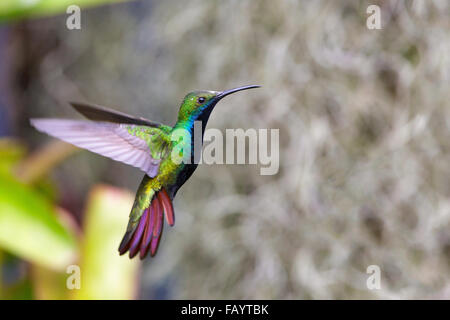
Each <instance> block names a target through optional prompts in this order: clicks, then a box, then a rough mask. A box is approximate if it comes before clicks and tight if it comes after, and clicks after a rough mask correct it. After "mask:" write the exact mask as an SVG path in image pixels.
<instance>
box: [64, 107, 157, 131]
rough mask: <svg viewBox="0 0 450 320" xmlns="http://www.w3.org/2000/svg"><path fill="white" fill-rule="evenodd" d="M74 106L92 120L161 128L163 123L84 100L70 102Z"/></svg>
mask: <svg viewBox="0 0 450 320" xmlns="http://www.w3.org/2000/svg"><path fill="white" fill-rule="evenodd" d="M70 104H71V105H72V107H74V108H75V110H77V111H78V112H79V113H81V114H82V115H83V116H85V117H86V118H88V119H90V120H94V121H107V122H114V123H126V124H137V125H142V126H149V127H155V128H159V127H161V126H162V124H161V123H158V122H154V121H151V120H148V119H145V118H142V117H139V118H138V117H134V116H131V115H129V114H126V113H123V112H120V111H116V110H112V109H109V108H107V107H104V106H100V105H95V104H88V103H82V102H70Z"/></svg>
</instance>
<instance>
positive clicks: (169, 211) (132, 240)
mask: <svg viewBox="0 0 450 320" xmlns="http://www.w3.org/2000/svg"><path fill="white" fill-rule="evenodd" d="M163 215H165V217H166V221H167V223H168V224H169V225H170V226H173V225H174V224H175V215H174V211H173V206H172V201H171V199H170V197H169V195H168V194H167V192H166V190H165V189H164V188H162V189H161V190H159V191H157V192H155V194H154V195H153V198H152V199H151V201H150V205H149V206H148V207H147V208H145V209H144V211H143V213H142V215H141V217H140V218H139V221H138V222H137V223H133V222H132V221H130V225H132V226H134V227H132V228H131V229H130V230H127V232H126V233H125V235H124V237H123V239H122V242H121V244H120V246H119V253H120V254H121V255H123V254H124V253H126V252H127V251H129V256H130V259H131V258H133V257H134V256H136V255H137V254H138V252H139V257H140V259H141V260H142V259H144V258H145V257H146V256H147V254H148V252H150V255H151V256H152V257H153V256H154V255H155V254H156V252H157V250H158V246H159V242H160V239H161V236H162V230H163V226H164V218H163Z"/></svg>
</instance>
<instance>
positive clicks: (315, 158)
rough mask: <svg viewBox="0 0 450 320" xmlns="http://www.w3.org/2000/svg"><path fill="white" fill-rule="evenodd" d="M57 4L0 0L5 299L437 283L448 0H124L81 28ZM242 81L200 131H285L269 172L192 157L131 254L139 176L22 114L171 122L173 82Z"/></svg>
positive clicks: (444, 256) (447, 188)
mask: <svg viewBox="0 0 450 320" xmlns="http://www.w3.org/2000/svg"><path fill="white" fill-rule="evenodd" d="M8 2H10V3H12V2H14V1H6V3H8ZM17 2H18V1H17ZM37 2H39V1H37ZM53 2H56V1H53ZM84 2H86V1H84ZM94 2H97V1H94ZM62 3H65V1H62ZM370 4H377V5H379V6H380V8H381V19H382V29H381V30H368V29H367V27H366V18H367V16H368V14H367V13H366V8H367V6H368V5H370ZM5 8H6V9H5ZM8 10H9V11H8ZM60 12H61V14H60V15H54V16H48V17H46V18H37V19H36V18H33V19H32V18H28V19H23V16H26V13H14V14H13V11H11V10H10V9H8V8H7V7H6V6H5V7H2V6H0V17H1V20H4V22H3V23H2V24H1V25H0V135H1V136H3V137H4V138H2V139H1V140H0V141H1V143H0V155H1V156H0V170H1V175H0V265H1V270H2V277H1V281H0V292H1V297H3V298H22V299H29V298H35V299H40V298H61V299H66V298H143V299H153V298H156V299H165V298H191V299H195V298H203V299H205V298H225V299H230V298H237V299H241V298H247V299H254V298H268V299H271V298H276V299H317V298H322V299H344V298H350V299H354V298H363V299H365V298H367V299H377V298H386V299H400V298H403V299H405V298H410V299H418V298H424V299H429V298H437V299H449V298H450V232H449V230H450V229H449V228H450V198H449V197H450V178H449V177H450V165H449V164H450V131H449V128H450V108H449V101H450V91H449V81H450V55H449V52H450V33H449V30H450V20H449V19H448V17H449V14H450V3H449V2H448V1H446V0H434V1H420V0H415V1H393V0H392V1H388V0H386V1H339V2H338V1H238V0H235V1H206V0H190V1H182V2H181V1H175V0H168V1H131V2H126V3H120V4H113V5H106V6H101V7H96V8H91V9H86V10H83V11H82V15H81V19H82V20H81V25H82V28H81V30H68V29H67V28H66V19H67V15H66V14H64V12H65V10H64V9H62V11H60ZM51 13H53V12H51ZM39 15H41V14H39ZM44 15H45V14H44ZM20 17H22V18H21V19H19V18H20ZM250 83H257V84H261V85H263V89H260V90H258V91H255V92H252V94H241V95H236V96H233V97H229V98H227V100H226V102H223V103H222V104H221V105H219V106H218V107H217V108H216V109H215V111H214V113H213V114H212V116H211V119H210V121H209V127H216V128H219V129H221V130H224V129H225V128H244V129H246V128H279V129H280V171H279V173H278V174H277V175H274V176H260V175H259V168H258V166H249V165H239V166H238V165H212V166H205V165H204V166H200V167H199V169H198V170H197V171H196V173H195V175H194V176H193V177H192V179H190V180H189V181H188V182H187V183H186V184H185V186H184V187H183V188H182V189H181V191H180V192H179V194H178V196H177V198H176V200H175V211H176V215H177V222H176V227H175V228H170V229H169V228H166V230H165V232H164V235H163V239H162V243H161V246H160V250H159V253H158V255H157V256H156V258H154V259H147V260H145V261H144V263H143V264H142V265H141V263H139V262H137V261H129V260H128V258H127V257H118V255H117V246H118V244H119V241H120V237H121V236H122V232H123V231H124V229H125V225H126V220H127V217H128V214H129V208H130V207H131V202H132V197H133V195H132V194H133V192H134V191H135V190H136V189H137V186H138V183H139V182H140V179H141V176H142V174H141V173H140V172H139V171H138V170H136V169H133V168H130V167H127V166H126V165H122V164H120V163H116V162H114V161H112V160H108V159H105V158H102V157H100V156H97V155H94V154H91V153H89V152H86V151H81V152H76V150H75V148H72V147H69V146H67V145H65V144H63V143H59V142H55V141H54V140H52V139H50V138H49V137H47V136H44V135H42V134H40V133H38V132H36V131H35V130H33V129H32V128H31V127H30V126H29V122H28V121H29V118H31V117H72V118H80V116H79V115H77V114H76V113H75V112H74V111H73V110H71V108H70V107H69V106H68V104H67V101H69V100H82V101H91V102H94V103H99V104H104V105H107V106H111V107H114V108H116V109H118V110H122V111H124V112H127V113H131V114H135V115H142V116H145V117H147V118H150V119H153V120H156V121H161V122H164V123H167V124H169V125H173V124H174V122H175V120H176V115H177V111H178V106H179V103H180V101H181V99H182V98H183V96H184V94H185V93H187V92H189V91H192V90H196V89H211V90H221V89H227V88H231V87H235V86H238V85H244V84H250ZM99 184H101V185H99ZM112 186H114V187H112ZM70 264H78V265H80V267H81V277H82V278H81V280H82V282H81V286H82V289H81V290H72V291H70V292H68V291H69V290H67V289H66V288H65V281H66V279H67V276H68V274H67V273H66V266H68V265H70ZM372 264H375V265H378V266H379V267H380V269H381V289H380V290H368V289H367V287H366V279H367V277H368V275H367V274H366V268H367V267H368V266H369V265H372Z"/></svg>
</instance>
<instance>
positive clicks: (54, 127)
mask: <svg viewBox="0 0 450 320" xmlns="http://www.w3.org/2000/svg"><path fill="white" fill-rule="evenodd" d="M257 87H258V86H246V87H240V88H236V89H232V90H227V91H222V92H217V91H195V92H191V93H189V94H187V95H186V96H185V98H184V100H183V102H182V104H181V107H180V110H179V113H178V120H177V123H176V124H175V126H174V127H173V128H172V127H169V126H166V125H163V124H159V123H156V122H153V121H150V120H147V119H145V118H137V117H133V116H130V115H127V114H125V113H121V112H118V111H114V110H110V109H107V108H105V107H102V106H96V105H88V104H83V103H72V105H73V106H74V108H75V109H76V110H78V111H79V112H80V113H82V114H83V115H84V116H86V117H87V118H88V119H90V120H94V121H80V120H62V119H32V120H31V124H32V125H34V126H35V127H36V128H37V129H38V130H40V131H43V132H46V133H48V134H50V135H52V136H55V137H58V138H60V139H62V140H64V141H67V142H69V143H72V144H74V145H76V146H79V147H81V148H85V149H88V150H90V151H92V152H96V153H99V154H101V155H104V156H107V157H110V158H112V159H114V160H117V161H122V162H124V163H127V164H129V165H132V166H135V167H137V168H140V169H141V170H142V171H144V172H145V173H146V175H145V176H144V178H143V179H142V182H141V184H140V186H139V189H138V191H137V193H136V198H135V201H134V204H133V207H132V209H131V213H130V220H129V223H128V226H127V230H126V233H125V236H124V238H123V240H122V242H121V244H120V247H119V252H120V254H124V253H125V252H127V251H129V253H130V258H132V257H134V256H135V255H136V254H137V253H138V252H140V255H139V256H140V258H141V259H143V258H144V257H145V256H146V255H147V253H148V252H149V251H150V254H151V255H152V256H153V255H155V254H156V250H157V248H158V245H159V240H160V238H161V233H162V230H163V224H164V219H163V215H165V217H166V220H167V222H168V223H169V225H173V224H174V221H175V220H174V219H175V217H174V211H173V206H172V200H173V198H174V197H175V195H176V193H177V191H178V189H179V188H180V187H181V186H182V185H183V184H184V183H185V182H186V180H187V179H189V177H190V176H191V175H192V173H193V172H194V171H195V169H196V168H197V163H195V161H194V154H195V152H194V143H193V139H194V132H193V130H194V123H195V121H201V124H202V129H203V130H202V132H204V129H205V127H206V123H207V121H208V119H209V116H210V114H211V112H212V110H213V108H214V106H215V105H216V104H217V102H219V101H220V100H221V99H222V98H223V97H225V96H227V95H229V94H231V93H234V92H237V91H241V90H246V89H251V88H257ZM175 133H176V134H175ZM174 137H175V139H174ZM201 138H202V139H203V137H201ZM185 150H189V151H190V152H189V154H190V157H191V158H190V159H188V160H189V161H183V162H180V161H179V160H180V159H179V158H177V157H174V156H173V155H180V153H181V154H182V153H183V152H184V151H185ZM185 160H186V159H185Z"/></svg>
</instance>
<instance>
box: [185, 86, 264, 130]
mask: <svg viewBox="0 0 450 320" xmlns="http://www.w3.org/2000/svg"><path fill="white" fill-rule="evenodd" d="M259 87H260V86H258V85H250V86H244V87H238V88H234V89H230V90H225V91H193V92H190V93H188V94H187V95H186V96H185V97H184V99H183V103H182V104H181V107H180V111H179V113H178V121H179V122H189V123H193V122H194V121H203V126H205V125H206V122H207V121H208V119H209V115H210V114H211V111H212V110H213V109H214V107H215V106H216V104H217V102H219V101H220V100H221V99H222V98H224V97H226V96H227V95H229V94H232V93H235V92H238V91H242V90H247V89H253V88H259Z"/></svg>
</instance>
